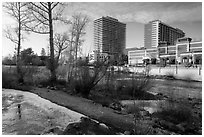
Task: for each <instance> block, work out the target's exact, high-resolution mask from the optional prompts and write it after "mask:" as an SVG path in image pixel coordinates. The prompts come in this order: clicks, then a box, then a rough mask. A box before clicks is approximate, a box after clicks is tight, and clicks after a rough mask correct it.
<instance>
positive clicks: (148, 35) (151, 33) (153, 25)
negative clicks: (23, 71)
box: [144, 20, 185, 49]
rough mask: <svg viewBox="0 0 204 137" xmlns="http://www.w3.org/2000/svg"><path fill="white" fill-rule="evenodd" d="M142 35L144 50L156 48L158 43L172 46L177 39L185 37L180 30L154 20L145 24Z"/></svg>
mask: <svg viewBox="0 0 204 137" xmlns="http://www.w3.org/2000/svg"><path fill="white" fill-rule="evenodd" d="M144 34H145V36H144V47H145V48H146V49H150V48H156V47H158V45H159V43H160V42H166V43H167V44H168V45H174V44H176V40H177V39H178V38H182V37H184V36H185V33H184V32H183V31H182V30H180V29H178V28H173V27H171V26H169V25H167V24H165V23H163V22H161V21H160V20H154V21H151V22H149V23H147V24H145V32H144Z"/></svg>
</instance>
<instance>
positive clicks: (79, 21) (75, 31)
mask: <svg viewBox="0 0 204 137" xmlns="http://www.w3.org/2000/svg"><path fill="white" fill-rule="evenodd" d="M88 22H89V18H88V17H87V16H86V15H83V14H81V13H79V14H76V15H74V16H73V17H72V21H71V25H72V27H71V34H72V35H73V36H72V37H73V38H72V39H73V43H74V49H75V59H77V56H78V52H79V51H80V46H81V44H82V43H83V41H84V40H83V39H82V37H83V36H84V35H85V34H86V32H85V27H86V25H87V24H88Z"/></svg>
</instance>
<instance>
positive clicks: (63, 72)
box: [56, 65, 67, 79]
mask: <svg viewBox="0 0 204 137" xmlns="http://www.w3.org/2000/svg"><path fill="white" fill-rule="evenodd" d="M66 67H67V66H65V65H59V66H58V68H57V69H56V74H57V79H66V76H67V68H66Z"/></svg>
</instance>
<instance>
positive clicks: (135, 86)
mask: <svg viewBox="0 0 204 137" xmlns="http://www.w3.org/2000/svg"><path fill="white" fill-rule="evenodd" d="M151 85H152V84H151V82H150V79H149V77H148V76H145V75H140V76H133V77H132V78H131V80H120V81H119V84H118V87H117V91H118V92H119V93H118V94H119V95H123V96H130V97H132V98H135V99H145V98H146V99H147V98H148V97H150V96H151V95H150V93H147V92H146V91H148V90H149V89H150V88H151ZM152 97H153V96H152Z"/></svg>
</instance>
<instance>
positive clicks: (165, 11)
mask: <svg viewBox="0 0 204 137" xmlns="http://www.w3.org/2000/svg"><path fill="white" fill-rule="evenodd" d="M77 12H80V13H84V14H86V15H88V16H89V18H90V23H89V25H88V26H87V29H86V30H87V34H86V36H85V37H84V39H85V42H84V44H83V51H84V53H86V54H87V53H88V52H91V51H92V49H93V20H95V19H97V18H100V17H102V16H111V17H114V18H116V19H118V20H119V21H121V22H124V23H126V24H127V25H126V27H127V29H126V48H131V47H141V46H143V45H144V24H145V23H147V22H149V21H152V20H155V19H159V20H161V21H162V22H164V23H166V24H168V25H170V26H172V27H177V28H180V29H182V30H183V31H184V32H185V33H186V36H189V37H192V38H193V39H194V40H202V3H201V2H195V3H193V2H191V3H190V2H180V3H179V2H177V3H175V2H174V3H170V2H164V3H161V2H154V3H152V2H131V3H130V2H111V3H110V2H108V3H105V2H103V3H101V2H91V3H90V2H83V3H82V2H77V3H69V4H68V7H67V8H66V9H65V11H64V15H65V16H66V17H67V18H69V17H70V16H71V15H73V14H74V13H77ZM2 15H3V16H2V19H3V20H2V26H3V28H5V26H6V25H9V24H11V23H13V22H12V20H11V19H10V18H9V16H8V15H7V14H6V13H4V12H3V13H2ZM54 27H55V30H57V29H58V28H60V27H59V26H54ZM63 29H64V30H66V29H67V27H64V28H63ZM47 40H48V35H40V34H30V35H28V36H27V40H25V41H24V42H23V44H22V49H24V48H28V47H32V48H33V50H34V51H35V53H38V54H40V51H41V49H42V48H46V46H47V45H48V41H47ZM2 44H3V48H2V51H3V52H2V55H3V56H5V55H8V54H13V52H14V44H13V43H11V42H10V41H9V40H7V39H6V38H5V37H4V36H3V39H2Z"/></svg>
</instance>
